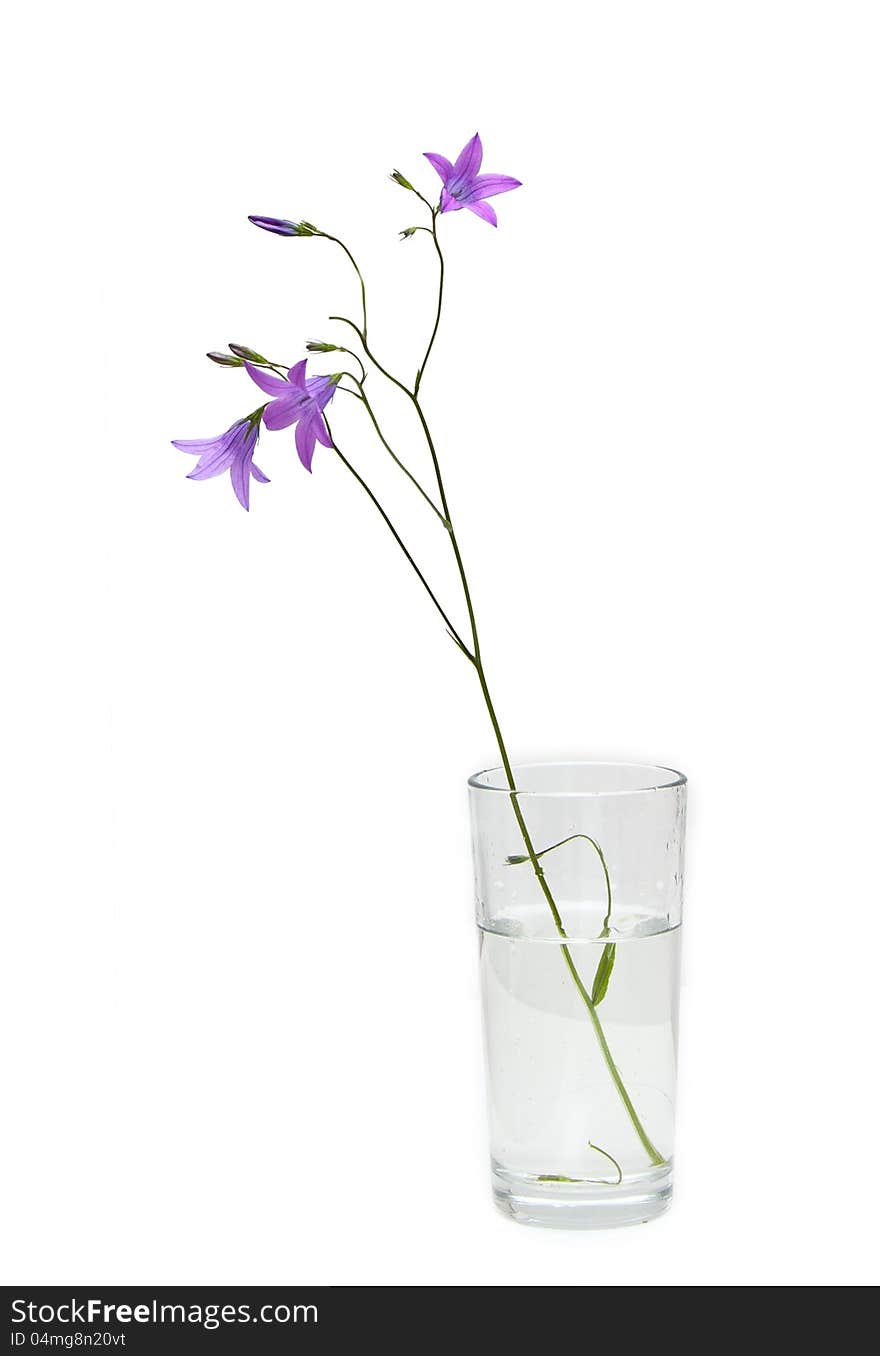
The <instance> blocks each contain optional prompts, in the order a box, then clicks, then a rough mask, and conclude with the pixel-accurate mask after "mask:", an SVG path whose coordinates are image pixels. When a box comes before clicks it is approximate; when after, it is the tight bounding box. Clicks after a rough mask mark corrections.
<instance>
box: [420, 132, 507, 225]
mask: <svg viewBox="0 0 880 1356" xmlns="http://www.w3.org/2000/svg"><path fill="white" fill-rule="evenodd" d="M425 159H426V160H430V162H431V164H432V165H433V166H434V168H435V170H436V171H437V173H438V174H439V175H440V178H441V179H442V180H443V189H442V191H441V194H440V211H441V212H460V211H461V209H462V207H467V208H468V210H469V211H471V212H474V213H476V215H477V216H478V217H480V218H481V219H482V220H483V221H488V223H489V225H490V226H497V225H498V218H497V217H496V215H495V212H494V209H493V208H492V207H490V206H489V204H488V203H487V202H484V201H483V199H484V198H494V197H495V196H496V194H498V193H509V192H510V190H511V189H512V188H520V187H521V184H520V181H519V179H511V177H510V175H509V174H481V173H480V166H481V165H482V163H483V143H482V142H481V141H480V136H479V133H477V135H476V136H473V137H471V139H470V141H469V142H468V143H467V145H466V146H465V148H464V150H463V151H462V152H461V154H460V155H459V157H458V159H457V160H456V162H455V164H454V165H453V164H450V162H449V161H448V160H447V159H446V156H445V155H435V153H434V152H433V151H425Z"/></svg>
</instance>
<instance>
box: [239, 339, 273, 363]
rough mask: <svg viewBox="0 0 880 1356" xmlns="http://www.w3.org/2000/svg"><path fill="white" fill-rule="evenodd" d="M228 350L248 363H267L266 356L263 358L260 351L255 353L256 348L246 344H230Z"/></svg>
mask: <svg viewBox="0 0 880 1356" xmlns="http://www.w3.org/2000/svg"><path fill="white" fill-rule="evenodd" d="M229 352H230V353H234V354H235V356H236V358H242V359H243V360H244V361H245V362H248V363H258V364H259V363H267V362H268V361H269V359H268V358H264V357H263V355H262V353H257V351H256V349H253V348H248V347H247V345H246V344H230V345H229Z"/></svg>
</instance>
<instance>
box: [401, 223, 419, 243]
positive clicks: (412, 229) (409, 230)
mask: <svg viewBox="0 0 880 1356" xmlns="http://www.w3.org/2000/svg"><path fill="white" fill-rule="evenodd" d="M418 229H419V228H418V226H407V227H406V229H405V230H403V231H401V232H400V238H401V240H409V238H410V236H411V235H415V233H416V231H417V230H418Z"/></svg>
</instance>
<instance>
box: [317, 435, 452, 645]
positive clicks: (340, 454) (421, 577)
mask: <svg viewBox="0 0 880 1356" xmlns="http://www.w3.org/2000/svg"><path fill="white" fill-rule="evenodd" d="M324 423H325V424H326V425H327V432H328V434H329V436H330V446H331V447H332V448H333V451H334V452H335V453H336V455H337V457H338V458H339V460H340V461H341V462H342V464H343V466H344V467H345V468H346V469H347V470H348V471H350V472H351V474H352V475H353V476H354V478H355V480H356V481H357V483H358V484H359V485H360V487H361V489H362V490H363V491H364V493H365V494H366V495H367V496H368V498H369V499H370V501H371V502H372V504H373V505H374V507H375V508H376V509H377V510H378V512H379V514H380V515H381V517H382V520H383V522H384V523H385V526H386V527H387V528H388V530H389V532H390V533H391V535H392V537H393V538H394V540H395V541H396V542H397V545H398V546H399V547H400V549H401V551H402V552H403V554H404V555H405V556H406V558H407V560H408V561H409V563H410V565H411V566H412V568H413V570H415V572H416V575H417V576H418V578H419V580H420V581H421V584H422V587H423V588H424V589H425V592H426V593H427V595H428V597H429V598H430V599H431V602H432V603H433V604H434V606H435V607H436V609H437V611H438V612H439V613H440V616H441V617H442V618H443V620H444V622H445V623H446V629H447V630H448V632H449V634H450V635H451V636H452V639H453V640H454V641H455V643H456V645H457V646H458V647H459V649H460V650H462V651H463V653H464V654H466V655H467V657H468V659H470V661H471V663H473V655H472V654H471V652H470V650H469V649H468V647H467V645H465V643H464V641H463V640H462V638H461V636H460V635H459V633H458V631H457V630H456V628H455V626H454V625H453V623H452V622H451V621H450V619H449V617H448V616H447V614H446V611H445V609H444V608H443V605H442V603H441V602H440V600H439V599H438V597H437V595H436V594H435V592H434V590H433V589H432V588H431V585H430V584H429V583H428V581H427V579H426V578H425V576H424V575H423V574H422V571H421V570H420V569H419V567H418V565H417V564H416V562H415V560H414V559H413V556H412V554H411V553H410V551H409V549H408V547H407V545H406V543H405V542H404V540H403V538H402V537H401V535H400V533H399V532H398V531H397V528H396V527H395V526H394V524H393V523H392V521H391V519H390V518H389V517H388V514H387V513H386V512H385V510H384V508H383V507H382V505H381V504H380V502H379V500H378V499H377V497H376V495H375V494H374V493H373V491H372V490H371V489H370V487H369V485H368V484H367V482H366V481H365V480H364V478H363V476H362V475H361V474H360V473H359V472H358V471H356V470H355V468H354V466H352V464H351V462H350V461H349V460H348V458H347V457H346V456H345V454H344V453H343V452H342V451H341V450H340V448H339V447H338V446H337V444H336V442H335V440H334V438H333V434H332V432H331V430H330V424H329V421H328V419H327V415H326V411H325V414H324Z"/></svg>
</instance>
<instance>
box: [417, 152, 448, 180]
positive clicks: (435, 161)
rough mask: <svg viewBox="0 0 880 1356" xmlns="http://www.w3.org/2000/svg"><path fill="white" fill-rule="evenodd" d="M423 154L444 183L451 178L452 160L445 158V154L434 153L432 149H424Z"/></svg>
mask: <svg viewBox="0 0 880 1356" xmlns="http://www.w3.org/2000/svg"><path fill="white" fill-rule="evenodd" d="M424 156H425V159H426V160H429V161H430V163H431V164H432V165H433V166H434V168H435V170H436V171H437V173H438V174H439V175H440V178H441V179H442V180H443V182H444V184H445V183H446V182H447V180H448V179H451V178H452V162H451V161H450V160H447V159H446V156H445V155H436V154H435V153H434V151H425V152H424Z"/></svg>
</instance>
